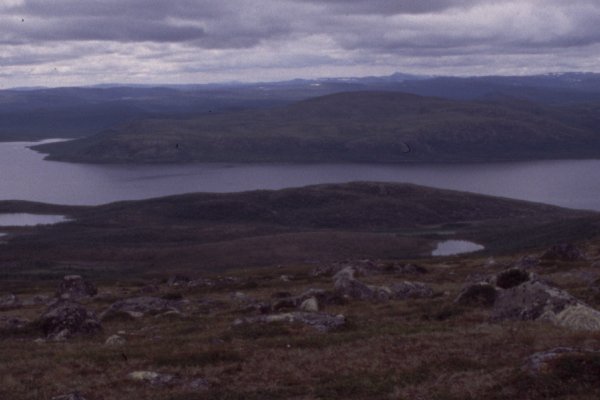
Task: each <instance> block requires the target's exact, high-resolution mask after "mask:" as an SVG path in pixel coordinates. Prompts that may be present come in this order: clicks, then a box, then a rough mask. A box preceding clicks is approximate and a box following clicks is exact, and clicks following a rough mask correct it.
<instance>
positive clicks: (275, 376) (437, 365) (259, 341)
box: [0, 248, 600, 400]
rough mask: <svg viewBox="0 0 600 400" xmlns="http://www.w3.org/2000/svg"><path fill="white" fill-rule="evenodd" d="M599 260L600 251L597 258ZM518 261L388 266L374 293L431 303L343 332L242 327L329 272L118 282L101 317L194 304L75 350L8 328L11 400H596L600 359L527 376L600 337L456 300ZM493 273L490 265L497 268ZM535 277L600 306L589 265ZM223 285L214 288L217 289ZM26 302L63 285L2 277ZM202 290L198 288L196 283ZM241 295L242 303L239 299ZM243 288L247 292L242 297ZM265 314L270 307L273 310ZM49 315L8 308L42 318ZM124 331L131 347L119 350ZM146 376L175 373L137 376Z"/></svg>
mask: <svg viewBox="0 0 600 400" xmlns="http://www.w3.org/2000/svg"><path fill="white" fill-rule="evenodd" d="M588 250H589V251H588V253H590V252H591V253H594V252H595V251H596V250H595V249H594V248H590V249H588ZM513 261H514V259H499V260H496V263H495V264H494V265H492V266H489V265H488V266H485V264H486V260H484V259H474V258H458V257H454V258H447V259H443V260H433V259H432V260H426V261H425V262H423V261H421V262H420V265H421V266H423V267H425V268H426V269H427V270H428V273H426V274H421V275H418V276H415V275H411V274H408V273H402V272H397V271H396V272H394V271H393V270H392V269H389V270H387V269H385V268H384V269H383V271H381V272H382V273H379V274H374V275H369V276H363V277H360V279H361V280H362V281H364V282H366V283H369V284H372V285H389V284H391V283H395V282H402V281H404V280H415V281H420V282H424V283H426V284H427V285H429V286H431V287H432V288H433V290H434V295H433V297H431V298H424V299H409V300H389V301H368V300H346V301H338V302H337V304H336V303H335V302H332V304H329V305H326V306H325V307H324V310H323V311H324V312H327V313H330V314H334V315H335V314H343V315H344V316H345V317H346V321H347V323H346V325H345V326H343V327H341V328H338V329H335V330H333V331H330V332H319V331H317V330H315V329H312V328H311V327H309V326H306V325H302V324H298V323H292V324H287V323H284V322H279V323H272V324H248V325H240V326H233V325H232V323H233V321H234V320H236V319H237V318H239V317H241V316H251V315H255V314H257V313H259V311H257V310H258V309H259V308H260V307H259V306H258V305H257V303H268V302H270V303H274V302H275V301H276V297H277V296H282V295H283V293H282V292H287V293H290V294H292V295H298V294H300V293H303V292H304V291H305V290H307V289H309V288H322V289H327V290H331V289H332V287H333V283H332V279H331V277H330V276H318V277H315V276H312V275H311V274H310V271H311V267H309V266H298V267H294V268H285V269H281V268H279V269H277V268H274V269H263V270H256V269H254V270H251V271H238V272H236V273H233V274H231V275H230V276H231V277H232V279H216V278H214V277H213V280H211V281H207V280H199V281H195V282H196V283H197V285H196V286H194V285H189V284H188V283H186V282H183V281H180V282H178V284H175V285H174V284H173V282H171V285H169V284H168V283H167V282H166V281H162V282H158V281H156V282H150V281H139V282H133V281H129V282H120V283H119V282H109V281H105V282H102V284H101V285H100V286H99V294H98V295H97V296H95V297H93V298H91V299H88V300H82V302H83V304H84V305H85V307H87V308H88V309H90V310H94V311H96V312H98V313H100V312H101V311H103V310H105V309H107V308H108V306H109V305H111V304H112V303H114V302H115V301H117V300H119V299H123V298H130V297H136V296H139V295H140V293H143V295H146V296H154V297H160V298H163V299H170V300H171V301H176V302H179V303H178V304H181V306H180V307H181V313H172V312H171V313H158V314H157V315H152V313H149V314H146V315H145V316H144V317H141V318H132V317H129V316H127V315H125V314H118V315H114V316H112V317H111V318H106V319H105V320H104V321H103V322H102V325H103V331H102V333H100V334H97V335H94V336H89V337H88V336H81V337H75V338H72V339H69V340H67V341H57V342H55V341H46V340H37V341H36V339H39V338H42V333H41V331H39V329H37V328H36V326H35V324H32V325H30V326H27V327H25V328H23V329H21V330H15V329H13V330H6V329H5V330H4V331H2V333H1V335H2V336H1V339H0V398H2V399H14V400H21V399H22V400H25V399H28V400H33V399H51V398H52V397H54V396H58V395H64V394H68V393H72V392H75V391H78V392H80V393H81V395H82V396H83V397H84V398H85V399H88V400H90V399H91V400H113V399H114V400H116V399H157V400H158V399H161V400H162V399H171V400H184V399H186V400H187V399H190V400H191V399H245V400H247V399H261V400H262V399H348V398H352V399H437V400H459V399H460V400H464V399H483V398H485V399H497V400H499V399H548V398H556V399H597V398H598V396H599V395H600V378H599V377H600V375H598V374H595V372H594V371H596V372H597V371H600V356H594V355H591V356H586V357H585V358H584V359H581V357H580V358H577V357H575V358H573V359H568V358H567V359H565V360H562V361H560V363H558V364H557V365H556V368H553V369H551V370H548V371H545V372H543V373H540V374H535V375H532V374H531V373H528V372H527V371H525V370H524V369H523V368H522V367H523V365H524V364H525V362H526V359H527V357H529V356H531V355H532V354H533V353H536V352H540V351H545V350H548V349H552V348H556V347H574V348H586V349H600V332H593V331H591V332H590V331H572V330H569V329H566V328H562V327H558V326H553V325H551V324H549V323H544V322H524V321H514V322H491V321H490V311H489V309H488V308H485V307H482V306H472V307H469V306H459V305H457V304H456V303H455V302H454V299H455V297H456V296H457V294H458V293H459V292H460V290H461V288H462V287H463V285H464V283H465V281H468V280H474V279H475V280H476V276H477V275H478V276H485V275H490V274H493V273H495V272H498V271H501V270H503V269H504V268H505V267H506V265H508V264H510V263H511V262H513ZM488 264H489V263H488ZM533 270H534V271H535V272H536V273H537V274H538V275H539V276H541V277H542V278H548V279H552V280H554V282H555V283H556V284H557V285H558V286H560V287H562V288H566V289H567V290H569V292H570V293H572V294H574V295H575V296H577V297H578V298H579V299H582V300H584V301H586V302H587V303H588V304H590V305H592V306H595V307H597V306H598V305H600V296H598V294H597V292H596V290H595V286H594V285H593V284H591V285H590V282H592V281H593V279H591V278H592V277H600V270H598V269H596V268H595V267H592V266H591V262H590V261H578V262H552V261H543V262H542V263H541V264H540V265H538V266H537V267H534V268H533ZM211 282H212V283H216V284H215V285H212V284H210V285H209V284H208V283H211ZM3 285H4V287H3V288H2V289H3V292H5V291H12V292H14V293H16V294H17V295H18V297H19V298H21V299H25V300H26V299H28V298H31V297H32V296H34V295H40V294H46V295H52V294H53V291H54V289H55V287H56V286H57V285H58V282H40V283H38V284H37V285H36V287H32V285H31V284H29V283H27V282H3ZM190 286H191V287H190ZM236 293H237V294H236ZM242 293H243V295H242ZM263 305H264V304H263ZM45 308H46V306H42V305H29V306H24V307H22V308H17V309H12V310H6V311H2V312H0V316H2V317H6V316H9V315H12V316H19V317H23V318H28V319H30V320H35V318H37V317H38V316H39V315H40V314H41V313H42V312H43V311H44V310H45ZM115 334H118V335H119V336H121V337H122V338H124V339H125V340H126V343H125V344H122V345H112V346H111V345H107V344H105V341H106V339H107V338H108V337H110V336H113V335H115ZM135 371H151V372H156V373H159V374H163V375H161V376H163V377H164V376H166V377H167V378H165V381H164V382H159V380H152V379H149V380H147V381H143V380H142V381H136V380H133V379H131V377H130V376H129V375H130V374H131V373H132V372H135Z"/></svg>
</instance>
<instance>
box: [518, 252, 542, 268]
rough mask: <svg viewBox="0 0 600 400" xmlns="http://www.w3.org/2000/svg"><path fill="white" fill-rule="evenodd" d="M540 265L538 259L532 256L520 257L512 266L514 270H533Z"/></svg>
mask: <svg viewBox="0 0 600 400" xmlns="http://www.w3.org/2000/svg"><path fill="white" fill-rule="evenodd" d="M539 264H540V259H539V258H538V257H536V256H534V255H531V254H530V255H527V256H523V257H521V258H520V259H519V260H518V261H517V262H516V263H515V265H514V267H515V268H519V269H530V268H535V267H537V266H538V265H539Z"/></svg>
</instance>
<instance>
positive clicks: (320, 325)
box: [233, 311, 346, 332]
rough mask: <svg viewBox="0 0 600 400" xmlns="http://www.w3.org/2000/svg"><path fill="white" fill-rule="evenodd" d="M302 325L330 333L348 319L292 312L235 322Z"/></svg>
mask: <svg viewBox="0 0 600 400" xmlns="http://www.w3.org/2000/svg"><path fill="white" fill-rule="evenodd" d="M273 322H285V323H295V322H297V323H302V324H305V325H308V326H310V327H312V328H314V329H316V330H317V331H319V332H328V331H331V330H333V329H336V328H339V327H341V326H344V325H345V324H346V318H345V317H344V316H343V315H331V314H325V313H312V312H300V311H296V312H290V313H283V314H271V315H260V316H256V317H246V318H238V319H236V320H235V321H234V322H233V326H234V327H235V326H240V325H246V324H256V323H262V324H265V323H273Z"/></svg>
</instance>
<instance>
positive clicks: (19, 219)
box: [0, 213, 69, 236]
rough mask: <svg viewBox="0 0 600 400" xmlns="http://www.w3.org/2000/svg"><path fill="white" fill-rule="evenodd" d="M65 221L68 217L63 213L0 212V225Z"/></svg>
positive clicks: (28, 224)
mask: <svg viewBox="0 0 600 400" xmlns="http://www.w3.org/2000/svg"><path fill="white" fill-rule="evenodd" d="M67 221H69V219H68V218H66V217H65V216H64V215H41V214H27V213H11V214H0V226H34V225H52V224H58V223H60V222H67ZM0 236H1V235H0Z"/></svg>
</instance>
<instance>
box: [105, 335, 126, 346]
mask: <svg viewBox="0 0 600 400" xmlns="http://www.w3.org/2000/svg"><path fill="white" fill-rule="evenodd" d="M125 343H127V340H125V338H124V337H122V336H119V335H112V336H110V337H109V338H108V339H106V341H105V342H104V344H105V345H107V346H115V347H117V346H123V345H124V344H125Z"/></svg>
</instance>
